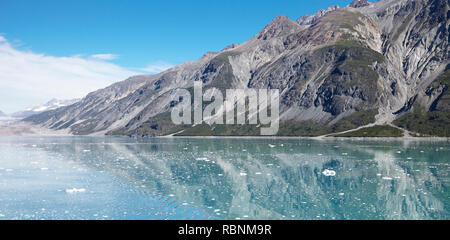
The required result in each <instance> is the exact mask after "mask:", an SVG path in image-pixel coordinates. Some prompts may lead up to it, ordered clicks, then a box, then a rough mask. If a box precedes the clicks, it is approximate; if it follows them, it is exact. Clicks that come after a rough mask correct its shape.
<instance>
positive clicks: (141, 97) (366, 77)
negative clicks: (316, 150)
mask: <svg viewBox="0 0 450 240" xmlns="http://www.w3.org/2000/svg"><path fill="white" fill-rule="evenodd" d="M449 5H450V1H449V0H380V1H378V2H373V3H372V2H368V1H367V0H356V1H354V2H353V3H352V4H350V5H349V6H347V7H343V8H340V7H338V6H332V7H329V8H328V9H326V10H320V11H319V12H317V13H316V14H313V15H306V16H302V17H300V18H299V19H297V20H296V21H294V20H291V19H289V18H288V17H286V16H283V15H281V16H277V17H276V18H275V19H274V20H273V21H272V22H270V23H269V24H268V25H267V26H266V27H264V29H262V30H261V31H260V32H259V33H257V34H256V35H255V36H254V37H253V38H251V39H250V40H248V41H246V42H244V43H241V44H232V45H230V46H228V47H225V48H224V49H223V50H221V51H219V52H208V53H206V54H205V55H204V56H203V57H202V58H201V59H199V60H198V61H194V62H185V63H182V64H180V65H178V66H176V67H173V68H171V69H169V70H167V71H164V72H162V73H159V74H156V75H140V76H133V77H130V78H128V79H126V80H124V81H122V82H118V83H115V84H113V85H111V86H109V87H106V88H104V89H100V90H98V91H95V92H92V93H90V94H88V95H87V96H86V97H85V98H83V99H81V100H80V101H78V102H76V103H74V104H71V105H69V106H65V107H60V108H57V109H54V110H50V111H45V112H43V113H40V114H36V115H33V116H30V117H28V118H26V119H24V121H26V122H31V123H33V124H38V125H41V126H44V127H47V128H51V129H55V130H68V131H70V132H71V133H72V134H75V135H89V134H98V135H103V134H107V135H129V136H158V135H168V134H176V135H258V134H259V130H258V127H260V126H252V125H212V126H209V125H206V124H200V125H195V126H189V125H174V124H173V123H172V122H171V121H170V111H171V109H172V108H173V107H174V106H176V105H177V104H179V101H174V100H173V96H174V95H175V94H177V93H178V92H179V89H181V88H184V89H190V90H192V88H193V84H194V82H195V81H202V82H203V88H204V90H206V89H208V88H213V87H214V88H217V89H219V90H222V91H223V90H225V89H229V88H238V89H245V88H255V89H261V88H266V89H279V90H280V130H279V132H278V135H283V136H320V135H334V134H335V135H337V136H403V135H406V134H407V135H412V136H447V137H448V136H450V129H449V125H450V124H449V123H450V92H449V91H448V88H449V85H450V61H449V46H448V43H449V40H450V29H449V25H450V24H449V22H450V21H449V19H450V11H449Z"/></svg>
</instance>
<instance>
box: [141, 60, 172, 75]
mask: <svg viewBox="0 0 450 240" xmlns="http://www.w3.org/2000/svg"><path fill="white" fill-rule="evenodd" d="M172 67H174V65H172V64H170V63H167V62H162V61H159V62H155V63H152V64H149V65H148V66H147V67H145V68H141V69H139V70H140V71H143V72H146V73H150V74H156V73H160V72H164V71H166V70H167V69H169V68H172Z"/></svg>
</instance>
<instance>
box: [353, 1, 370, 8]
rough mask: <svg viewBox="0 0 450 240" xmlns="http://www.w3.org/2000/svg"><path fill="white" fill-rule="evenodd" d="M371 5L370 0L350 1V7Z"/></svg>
mask: <svg viewBox="0 0 450 240" xmlns="http://www.w3.org/2000/svg"><path fill="white" fill-rule="evenodd" d="M369 5H370V3H369V1H368V0H355V1H353V2H352V3H350V5H349V7H352V8H362V7H365V6H369Z"/></svg>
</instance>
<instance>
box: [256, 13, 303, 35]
mask: <svg viewBox="0 0 450 240" xmlns="http://www.w3.org/2000/svg"><path fill="white" fill-rule="evenodd" d="M297 27H298V24H297V23H296V22H294V21H292V20H291V19H289V18H288V17H287V16H285V15H279V16H277V17H276V18H275V19H273V20H272V22H270V23H269V24H268V25H267V26H266V27H264V29H263V30H262V31H261V32H259V33H258V34H257V35H256V38H257V39H261V40H268V39H271V38H274V37H279V36H282V35H285V34H287V33H290V32H292V30H294V29H296V28H297Z"/></svg>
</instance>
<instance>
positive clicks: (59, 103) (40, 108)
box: [11, 98, 80, 118]
mask: <svg viewBox="0 0 450 240" xmlns="http://www.w3.org/2000/svg"><path fill="white" fill-rule="evenodd" d="M78 101H80V99H70V100H59V99H55V98H54V99H52V100H50V101H48V102H47V103H44V104H37V105H34V106H32V107H29V108H27V109H25V110H24V111H20V112H15V113H13V114H11V117H13V118H27V117H30V116H32V115H36V114H39V113H42V112H45V111H49V110H54V109H57V108H60V107H64V106H68V105H72V104H74V103H76V102H78Z"/></svg>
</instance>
